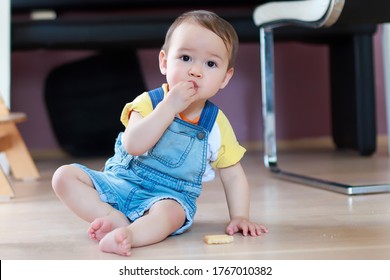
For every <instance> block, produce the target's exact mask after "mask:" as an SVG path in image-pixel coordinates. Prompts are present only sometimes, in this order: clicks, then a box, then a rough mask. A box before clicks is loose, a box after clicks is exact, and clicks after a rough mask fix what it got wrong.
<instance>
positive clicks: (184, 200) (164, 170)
mask: <svg viewBox="0 0 390 280" xmlns="http://www.w3.org/2000/svg"><path fill="white" fill-rule="evenodd" d="M149 95H150V97H151V100H152V104H153V108H155V107H156V106H157V104H158V103H159V102H160V101H161V100H162V99H163V98H164V91H163V89H162V88H157V89H155V90H152V91H150V92H149ZM217 114H218V107H217V106H215V105H214V104H213V103H211V102H209V101H207V102H206V104H205V107H204V108H203V111H202V114H201V116H200V119H199V123H198V125H197V126H196V125H193V124H190V123H187V122H185V121H183V120H181V119H179V118H175V119H174V121H173V122H172V124H171V125H170V126H169V127H168V128H167V130H166V131H165V132H164V134H163V136H162V137H161V139H160V140H159V141H158V142H157V143H156V145H155V146H154V147H152V148H151V149H150V150H149V151H148V152H146V153H145V154H144V155H141V156H132V155H129V154H128V153H127V152H126V151H125V149H124V148H123V145H122V141H121V138H122V137H121V136H122V132H121V133H119V136H118V137H117V140H116V143H115V154H114V156H113V157H111V158H110V159H108V160H107V162H106V164H105V168H104V172H99V171H95V170H91V169H89V168H87V167H85V166H82V165H78V164H76V165H77V166H78V167H80V168H82V169H83V170H84V171H86V172H87V173H88V175H89V176H90V178H91V180H92V181H93V184H94V186H95V188H96V190H97V191H98V193H99V195H100V198H101V200H102V201H104V202H107V203H109V204H110V205H112V206H113V207H114V208H116V209H118V210H119V211H121V212H123V213H124V214H125V215H126V216H127V217H128V219H129V220H130V222H133V221H135V220H136V219H138V218H140V217H142V216H143V215H144V214H145V212H147V211H148V210H149V209H150V207H151V206H152V205H153V204H154V203H156V202H157V201H159V200H162V199H173V200H176V201H177V202H178V203H180V204H181V205H182V207H183V208H184V210H185V212H186V222H185V224H184V225H183V227H181V228H180V229H179V230H177V231H176V232H174V233H173V234H180V233H182V232H184V231H185V230H187V229H188V228H189V227H191V225H192V223H193V218H194V216H195V212H196V199H197V198H198V197H199V195H200V193H201V190H202V176H203V174H204V172H205V169H206V160H207V159H206V155H207V148H208V135H209V132H210V131H211V129H212V127H213V125H214V123H215V119H216V117H217Z"/></svg>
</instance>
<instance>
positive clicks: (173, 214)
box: [99, 199, 186, 256]
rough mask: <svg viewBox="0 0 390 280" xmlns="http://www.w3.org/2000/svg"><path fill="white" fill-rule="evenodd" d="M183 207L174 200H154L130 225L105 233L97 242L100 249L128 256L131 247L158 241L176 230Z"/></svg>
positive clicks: (182, 214) (183, 212)
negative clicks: (145, 213) (141, 215)
mask: <svg viewBox="0 0 390 280" xmlns="http://www.w3.org/2000/svg"><path fill="white" fill-rule="evenodd" d="M185 219H186V215H185V211H184V209H183V207H182V206H181V205H180V204H179V203H178V202H177V201H175V200H171V199H165V200H161V201H159V202H156V203H155V204H154V205H153V206H152V207H151V208H150V210H149V212H148V214H147V215H145V216H143V217H141V218H139V219H138V220H136V221H135V222H134V223H132V224H131V225H130V226H127V227H121V228H117V229H115V230H113V231H112V232H110V233H109V234H107V235H106V236H105V237H104V238H103V239H102V240H101V241H100V243H99V247H100V249H101V250H102V251H104V252H108V253H115V254H118V255H122V256H129V255H130V250H131V248H132V247H141V246H147V245H151V244H154V243H157V242H160V241H162V240H164V239H165V238H167V237H168V236H169V235H170V234H172V233H173V232H175V231H176V230H178V229H179V228H180V227H181V226H182V225H183V224H184V222H185Z"/></svg>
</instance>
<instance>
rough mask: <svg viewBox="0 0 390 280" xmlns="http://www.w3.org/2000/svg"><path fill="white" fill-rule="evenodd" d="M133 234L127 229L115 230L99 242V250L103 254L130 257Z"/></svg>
mask: <svg viewBox="0 0 390 280" xmlns="http://www.w3.org/2000/svg"><path fill="white" fill-rule="evenodd" d="M132 241H133V233H132V232H131V230H130V229H129V228H128V227H121V228H117V229H115V230H113V231H111V232H110V233H108V234H106V236H105V237H104V238H103V239H102V240H100V242H99V248H100V250H102V251H103V252H107V253H115V254H118V255H121V256H130V255H131V252H130V250H131V243H132Z"/></svg>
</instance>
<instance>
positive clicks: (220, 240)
mask: <svg viewBox="0 0 390 280" xmlns="http://www.w3.org/2000/svg"><path fill="white" fill-rule="evenodd" d="M203 240H204V242H205V243H206V244H209V245H210V244H227V243H232V242H233V240H234V238H233V236H232V235H227V234H216V235H205V237H204V238H203Z"/></svg>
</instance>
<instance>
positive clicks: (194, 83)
mask: <svg viewBox="0 0 390 280" xmlns="http://www.w3.org/2000/svg"><path fill="white" fill-rule="evenodd" d="M190 82H191V83H192V84H193V85H194V89H195V91H198V88H199V86H198V84H197V83H196V82H195V81H190Z"/></svg>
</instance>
